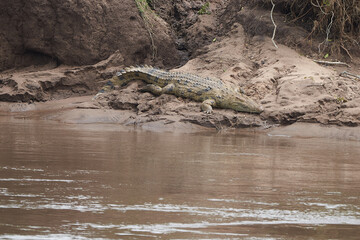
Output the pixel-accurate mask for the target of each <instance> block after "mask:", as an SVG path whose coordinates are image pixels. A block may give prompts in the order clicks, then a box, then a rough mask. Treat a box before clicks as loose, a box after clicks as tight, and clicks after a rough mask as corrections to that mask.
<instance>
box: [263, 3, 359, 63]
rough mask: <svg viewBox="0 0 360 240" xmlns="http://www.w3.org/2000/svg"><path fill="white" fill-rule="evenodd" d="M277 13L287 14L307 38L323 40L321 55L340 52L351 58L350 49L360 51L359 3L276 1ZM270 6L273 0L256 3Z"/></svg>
mask: <svg viewBox="0 0 360 240" xmlns="http://www.w3.org/2000/svg"><path fill="white" fill-rule="evenodd" d="M272 2H273V3H274V4H275V5H276V6H277V10H278V11H279V10H280V11H281V12H283V13H285V14H288V16H289V18H290V19H289V21H291V22H295V23H297V24H300V25H302V26H303V27H305V28H306V29H307V30H308V31H309V36H308V38H309V39H311V38H313V37H314V38H315V37H316V38H318V37H320V38H322V39H323V41H322V42H321V43H320V44H319V46H318V48H319V52H320V53H325V52H331V53H340V51H343V52H344V53H345V54H346V55H348V56H349V57H350V58H352V53H351V50H350V49H358V50H359V51H360V1H359V0H273V1H272ZM256 3H257V4H269V5H271V0H257V1H256Z"/></svg>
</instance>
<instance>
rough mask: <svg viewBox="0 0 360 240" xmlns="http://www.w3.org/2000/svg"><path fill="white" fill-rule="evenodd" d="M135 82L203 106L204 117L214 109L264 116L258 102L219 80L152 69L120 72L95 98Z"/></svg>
mask: <svg viewBox="0 0 360 240" xmlns="http://www.w3.org/2000/svg"><path fill="white" fill-rule="evenodd" d="M135 80H141V81H144V82H146V83H148V85H147V86H146V87H145V88H144V90H145V91H149V92H151V93H153V94H155V95H160V94H163V93H167V94H173V95H175V96H178V97H183V98H188V99H192V100H194V101H197V102H202V104H201V110H202V111H204V112H205V113H211V112H212V106H213V107H217V108H228V109H233V110H236V111H239V112H250V113H260V112H262V108H261V107H260V106H259V105H258V104H257V103H256V102H254V101H253V100H252V99H250V98H249V97H247V96H245V95H244V94H242V93H241V92H240V91H239V90H238V89H237V88H236V87H234V86H232V85H231V84H228V83H225V82H223V81H221V80H220V79H216V78H209V77H205V78H204V77H200V76H197V75H194V74H189V73H181V72H168V71H164V70H160V69H157V68H153V67H150V66H137V67H128V68H125V70H121V71H120V72H117V73H116V76H114V77H113V78H111V79H110V80H109V81H108V82H107V83H106V85H105V86H104V87H103V88H102V89H101V90H100V91H99V93H98V94H96V96H95V97H94V98H96V97H97V96H99V95H100V94H102V93H103V92H105V91H109V90H111V89H114V87H115V85H116V86H120V87H122V86H125V85H126V84H128V83H129V82H130V81H135Z"/></svg>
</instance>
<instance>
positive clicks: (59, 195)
mask: <svg viewBox="0 0 360 240" xmlns="http://www.w3.org/2000/svg"><path fill="white" fill-rule="evenodd" d="M0 130H1V132H0V152H1V155H0V238H1V239H93V238H96V239H159V238H161V239H330V238H331V239H359V238H360V157H359V156H360V142H356V141H336V140H330V139H299V138H297V139H296V138H291V137H286V136H282V137H281V136H268V135H266V134H255V133H252V132H243V133H241V132H238V133H196V134H175V133H153V132H144V131H143V132H141V131H128V130H126V129H121V128H120V127H119V126H116V125H65V124H59V123H52V122H45V121H43V122H42V121H22V120H14V119H11V120H9V119H4V118H2V119H0Z"/></svg>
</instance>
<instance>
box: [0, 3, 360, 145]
mask: <svg viewBox="0 0 360 240" xmlns="http://www.w3.org/2000/svg"><path fill="white" fill-rule="evenodd" d="M233 3H234V2H231V4H233ZM164 4H165V3H164ZM231 4H230V3H229V4H228V5H226V4H225V3H223V4H220V3H219V4H216V3H215V2H214V3H213V4H210V7H209V11H210V12H211V14H203V15H199V14H197V15H196V14H195V15H191V14H189V15H186V16H185V15H184V19H185V20H184V19H183V20H184V21H185V22H184V24H185V25H187V24H188V25H189V24H190V23H191V24H190V25H191V27H189V28H185V27H184V26H182V27H181V31H185V30H186V32H184V34H186V36H187V37H188V39H187V41H192V42H197V43H198V45H196V46H195V45H194V46H192V47H191V51H192V52H191V56H190V59H188V60H186V63H185V64H183V65H181V67H177V68H176V67H173V65H174V64H173V63H172V64H170V65H169V64H168V65H167V64H166V61H165V62H164V61H163V60H164V59H165V60H166V58H161V55H159V56H158V58H159V59H160V58H161V59H162V61H163V62H161V61H160V60H159V61H157V62H155V64H156V65H157V66H160V67H163V68H168V69H170V71H183V72H188V73H193V74H198V75H200V76H204V77H207V76H211V77H217V78H220V79H222V80H223V81H225V82H230V83H232V84H235V85H237V86H239V87H240V88H241V89H242V90H243V92H244V94H246V95H247V96H249V97H250V98H252V99H254V100H255V101H257V102H258V103H259V104H261V106H262V107H263V109H264V111H263V112H262V113H261V114H258V115H257V114H248V113H238V112H235V111H233V110H225V109H215V110H214V113H213V114H205V113H202V112H200V103H198V102H193V101H191V100H188V99H182V98H177V97H175V96H172V95H166V94H165V95H162V96H159V97H156V96H153V95H152V94H150V93H144V92H141V91H140V90H139V89H140V88H141V86H142V84H143V83H141V82H132V83H130V84H129V85H128V86H126V87H125V88H122V89H115V90H113V91H111V92H108V93H106V94H103V95H102V96H101V97H99V98H97V99H96V100H93V99H92V97H93V96H94V95H95V94H96V93H97V91H98V90H99V89H100V88H101V86H103V85H104V82H106V79H108V78H110V77H111V76H113V75H114V74H115V73H116V71H119V70H121V69H122V68H124V67H126V66H127V64H128V60H126V59H127V58H126V56H125V55H124V54H125V53H124V52H121V51H117V52H115V53H114V54H112V55H110V57H108V58H106V59H105V60H103V61H99V62H97V63H95V64H90V65H68V64H65V63H63V64H59V62H57V63H56V62H54V61H49V62H46V64H38V65H30V66H27V67H18V68H12V69H7V70H4V71H2V72H1V73H0V101H1V102H0V110H1V113H0V114H1V115H12V116H14V117H21V118H30V119H33V118H40V119H48V120H56V121H61V122H66V123H77V124H83V123H116V124H121V125H126V126H137V127H140V128H142V129H149V130H153V131H163V130H164V131H182V132H193V131H197V130H198V129H201V130H203V129H216V130H218V131H221V130H227V129H237V128H254V129H261V130H266V131H269V130H267V129H270V130H271V129H274V128H277V127H279V126H289V125H292V124H294V123H301V124H303V123H314V124H321V125H322V126H324V125H327V126H334V127H335V128H337V127H338V126H342V127H344V129H347V127H357V126H359V125H360V91H359V90H360V80H359V79H358V78H356V77H352V76H350V75H343V74H341V73H342V72H344V71H346V72H351V73H353V74H355V75H359V74H360V68H359V66H360V65H359V61H358V59H359V58H358V57H357V56H353V59H352V60H351V61H349V62H348V65H347V66H338V65H334V66H324V65H320V64H318V63H316V62H314V61H313V60H314V58H315V56H314V55H304V49H306V47H307V46H308V44H305V42H306V41H305V39H306V35H307V33H306V31H305V30H304V29H301V28H299V27H295V26H292V25H291V24H283V23H282V24H280V26H279V28H278V35H277V36H278V39H277V41H278V48H276V47H275V46H274V45H273V43H272V41H271V39H270V38H269V37H266V35H267V34H266V33H267V30H269V29H272V23H271V21H270V20H269V19H267V18H258V17H256V18H251V16H260V15H264V16H265V14H267V13H268V12H267V11H266V10H264V9H263V10H261V9H250V8H246V7H245V8H231V9H232V11H227V10H229V9H228V8H229V7H231V6H232V5H231ZM130 5H131V4H130ZM130 5H129V6H130ZM177 5H179V4H178V3H177ZM177 5H176V6H177ZM185 5H186V4H185ZM166 6H168V5H166ZM189 6H190V5H189ZM191 6H192V5H191ZM191 6H190V7H189V9H182V10H181V9H180V8H179V9H180V10H181V11H183V12H181V11H180V10H179V11H180V13H181V14H185V12H186V11H188V10H189V11H190V10H191V11H192V12H193V13H194V12H195V13H196V11H195V9H196V6H192V7H191ZM178 7H179V6H178ZM234 9H237V10H236V11H237V12H236V11H235V10H234ZM132 11H134V9H133V10H132ZM135 11H136V8H135ZM163 15H164V16H165V15H166V14H160V16H163ZM191 16H192V17H191ZM232 16H233V17H234V16H237V18H233V17H232ZM274 17H275V20H277V22H281V19H282V17H283V15H281V13H276V14H275V16H274ZM250 18H251V19H252V21H251V22H248V21H244V19H250ZM191 19H192V20H191ZM190 20H191V21H190ZM132 21H135V20H134V19H133V20H132ZM137 21H141V18H140V19H137ZM179 22H181V21H179ZM255 23H257V24H261V25H262V26H263V27H264V29H267V30H266V31H264V32H261V33H259V32H253V31H254V29H253V28H252V27H254V26H253V25H251V24H255ZM164 24H165V23H164ZM251 26H252V27H251ZM166 27H167V28H168V27H169V26H166ZM217 28H218V29H220V30H218V31H217V30H216V29H217ZM139 31H140V30H139ZM288 32H291V34H286V33H288ZM155 33H156V32H155ZM197 33H202V34H197ZM138 34H140V32H138ZM164 34H165V33H164ZM166 44H167V43H166ZM296 46H297V47H296ZM135 47H138V45H136V46H135ZM159 47H161V46H159ZM188 47H189V46H188ZM298 47H300V48H298ZM295 48H296V50H295ZM178 50H179V48H178ZM134 51H136V49H134ZM168 54H170V55H172V54H174V53H173V52H172V53H170V52H169V53H168ZM183 54H184V53H183ZM170 55H168V56H167V57H169V56H170ZM330 58H331V57H330ZM330 58H329V59H327V60H329V61H330V60H334V59H330ZM148 60H149V59H148ZM148 60H144V61H145V62H143V61H142V60H137V61H135V62H137V63H149V61H150V60H149V61H148ZM296 126H298V125H296ZM309 126H310V125H309ZM279 129H280V128H279ZM281 129H283V128H281ZM284 129H287V127H285V128H284ZM303 130H306V127H304V128H303ZM301 131H302V130H301ZM297 132H298V133H296V134H299V132H300V130H297ZM314 132H318V133H319V136H322V134H321V133H320V132H321V131H314ZM350 132H352V131H350ZM353 132H354V134H355V135H354V138H355V139H357V138H358V134H357V133H355V132H357V128H354V131H353ZM280 135H286V134H282V133H280ZM305 135H306V134H305ZM310 135H311V134H310ZM325 135H326V134H325ZM330 135H331V134H330ZM350 135H351V134H349V138H351V136H350Z"/></svg>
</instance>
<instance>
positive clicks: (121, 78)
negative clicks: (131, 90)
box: [94, 65, 157, 98]
mask: <svg viewBox="0 0 360 240" xmlns="http://www.w3.org/2000/svg"><path fill="white" fill-rule="evenodd" d="M154 69H157V68H154V67H152V66H148V65H145V66H142V65H141V66H136V67H134V66H130V67H126V68H124V69H122V70H120V71H118V72H116V75H115V76H114V77H112V78H111V79H109V80H108V81H107V82H106V84H105V86H104V87H102V88H101V89H100V91H99V92H98V93H97V94H96V95H95V97H94V98H96V97H98V96H99V95H101V94H103V93H105V92H108V91H111V90H113V89H115V86H119V87H123V86H125V85H127V84H128V83H129V82H130V81H135V80H142V81H145V82H147V81H148V80H149V73H150V72H151V70H154Z"/></svg>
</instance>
